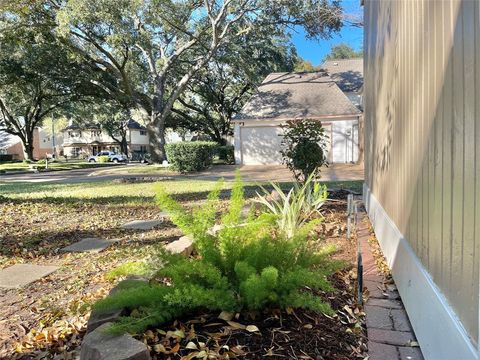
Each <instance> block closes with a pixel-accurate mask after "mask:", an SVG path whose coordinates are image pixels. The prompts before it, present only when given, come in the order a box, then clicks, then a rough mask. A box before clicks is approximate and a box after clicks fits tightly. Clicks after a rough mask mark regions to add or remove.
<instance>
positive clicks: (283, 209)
mask: <svg viewBox="0 0 480 360" xmlns="http://www.w3.org/2000/svg"><path fill="white" fill-rule="evenodd" d="M314 175H315V173H312V174H310V176H309V177H308V178H307V179H306V180H305V182H304V183H303V184H298V183H295V185H294V187H293V188H292V189H290V191H289V192H288V194H287V195H285V193H284V192H283V190H282V189H281V188H280V186H278V185H277V184H275V183H271V186H272V187H273V189H274V190H275V191H276V192H277V193H278V194H279V199H278V200H276V199H274V198H271V195H270V192H269V191H267V190H266V189H265V188H263V187H262V190H263V193H264V194H263V195H260V194H258V193H257V195H258V200H256V202H257V203H260V204H262V205H264V206H265V207H266V209H267V210H268V211H269V212H270V213H272V214H274V215H275V216H276V217H277V225H278V228H279V229H280V231H282V232H284V233H285V235H286V236H287V237H288V238H291V237H293V236H294V234H295V231H296V230H297V229H298V228H299V227H301V226H303V225H304V224H305V223H307V222H308V221H309V220H310V219H311V218H312V216H313V215H314V214H315V213H318V214H320V208H321V207H322V205H323V204H324V203H325V200H327V187H326V186H325V185H323V186H321V185H320V184H319V183H317V182H315V181H314ZM320 220H321V218H320V219H319V220H317V222H319V221H320Z"/></svg>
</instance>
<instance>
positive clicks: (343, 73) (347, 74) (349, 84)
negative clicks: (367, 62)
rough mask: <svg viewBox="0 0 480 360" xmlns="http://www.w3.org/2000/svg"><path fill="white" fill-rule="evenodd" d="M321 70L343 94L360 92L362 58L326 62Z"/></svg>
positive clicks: (361, 85)
mask: <svg viewBox="0 0 480 360" xmlns="http://www.w3.org/2000/svg"><path fill="white" fill-rule="evenodd" d="M322 68H323V69H324V70H325V71H327V72H328V74H329V75H330V77H331V78H332V80H333V81H335V82H336V83H337V85H338V87H339V88H340V89H342V91H345V92H361V91H362V87H363V58H354V59H337V60H327V61H325V62H324V63H323V65H322Z"/></svg>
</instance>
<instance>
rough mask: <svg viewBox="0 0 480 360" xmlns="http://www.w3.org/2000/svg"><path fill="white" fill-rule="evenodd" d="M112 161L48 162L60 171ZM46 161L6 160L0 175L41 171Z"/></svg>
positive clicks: (91, 166) (55, 169) (103, 165)
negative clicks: (29, 162) (34, 170)
mask: <svg viewBox="0 0 480 360" xmlns="http://www.w3.org/2000/svg"><path fill="white" fill-rule="evenodd" d="M112 165H113V164H112V163H89V162H87V161H85V160H69V161H65V160H59V161H55V162H50V163H48V170H50V171H60V170H75V169H91V168H96V167H105V166H112ZM45 168H46V165H45V162H43V161H42V162H38V163H35V162H33V163H31V164H28V163H25V162H6V163H0V175H1V174H2V173H4V172H16V171H29V170H33V169H38V170H40V171H43V170H45Z"/></svg>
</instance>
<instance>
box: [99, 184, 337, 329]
mask: <svg viewBox="0 0 480 360" xmlns="http://www.w3.org/2000/svg"><path fill="white" fill-rule="evenodd" d="M221 187H222V183H221V182H220V183H219V184H218V186H217V188H216V189H215V190H213V192H212V193H211V194H210V195H209V196H208V200H207V201H206V202H205V203H204V204H203V205H202V206H200V207H197V208H195V209H194V210H193V211H192V212H188V211H186V210H184V209H183V207H182V206H181V205H180V204H179V203H177V202H176V201H175V200H173V199H172V198H171V197H170V196H169V195H167V193H166V192H165V191H164V190H163V189H162V188H161V187H158V188H157V200H158V203H159V204H160V206H161V208H162V209H163V210H166V211H167V212H168V213H169V215H170V216H171V219H172V221H173V222H174V223H175V224H176V225H177V226H178V227H179V228H180V229H181V230H182V231H183V232H184V233H185V234H189V235H190V236H192V237H193V238H194V245H195V249H196V251H197V252H198V254H199V257H196V258H193V259H187V258H184V257H182V256H167V255H163V261H162V263H163V264H165V266H164V267H163V268H162V269H161V270H159V271H158V273H157V274H156V276H154V277H153V281H151V282H150V283H140V284H139V283H136V284H135V283H130V284H129V283H127V284H126V285H125V286H124V288H123V289H121V290H120V291H118V292H116V293H115V294H114V295H112V296H109V297H107V298H106V299H105V300H102V301H100V302H99V303H97V304H96V307H97V309H106V308H108V309H112V308H120V309H121V308H128V309H130V310H131V311H132V312H131V315H129V316H125V317H123V318H121V319H120V321H119V322H118V323H117V324H115V325H114V328H113V329H112V330H113V331H116V332H123V331H130V332H138V331H142V330H145V329H146V328H148V327H153V326H159V325H161V324H162V323H164V322H166V321H170V320H172V319H174V318H177V317H179V316H182V315H185V314H187V313H192V312H194V311H197V310H200V309H208V310H211V311H219V312H220V311H252V310H263V309H265V308H269V307H273V308H278V307H281V308H287V307H294V308H306V309H311V310H315V311H319V312H323V313H328V314H332V310H331V308H330V307H329V305H328V304H327V303H325V302H324V301H323V300H322V299H321V298H320V297H319V296H317V295H315V291H332V290H333V288H332V287H331V285H330V284H329V282H328V280H327V276H328V275H329V274H331V273H332V272H334V271H335V270H336V269H338V267H339V266H341V265H340V263H336V262H333V261H332V260H330V259H329V257H328V256H329V254H328V253H327V252H326V251H313V250H312V248H311V247H310V246H309V244H308V242H307V239H308V233H310V231H308V230H311V228H310V227H307V228H299V229H297V230H298V231H297V234H296V235H295V236H294V237H293V238H291V239H289V238H286V237H284V236H282V235H280V234H278V233H276V232H275V231H274V227H275V225H274V224H275V222H274V221H273V220H274V218H273V217H272V216H270V215H268V216H260V217H259V218H257V219H252V218H250V219H249V221H247V223H245V224H244V225H243V226H239V225H240V224H241V222H245V219H244V218H243V217H242V214H241V209H242V206H243V205H244V189H243V185H242V182H241V180H240V179H239V177H238V175H237V181H236V183H235V186H234V188H233V190H232V195H231V199H230V207H229V209H228V211H227V212H226V213H224V214H223V215H222V224H223V227H222V228H221V230H220V231H218V232H217V233H216V234H212V232H211V231H209V229H210V228H211V227H212V226H213V225H214V224H215V219H216V212H217V210H218V208H219V207H218V205H219V204H218V199H219V195H220V189H221Z"/></svg>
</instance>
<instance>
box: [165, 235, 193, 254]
mask: <svg viewBox="0 0 480 360" xmlns="http://www.w3.org/2000/svg"><path fill="white" fill-rule="evenodd" d="M165 248H166V249H167V250H168V251H170V252H171V253H173V254H182V255H185V256H190V255H191V254H192V251H193V239H192V238H191V237H189V236H182V237H181V238H180V239H178V240H175V241H172V242H171V243H169V244H168V245H167V246H166V247H165Z"/></svg>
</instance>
